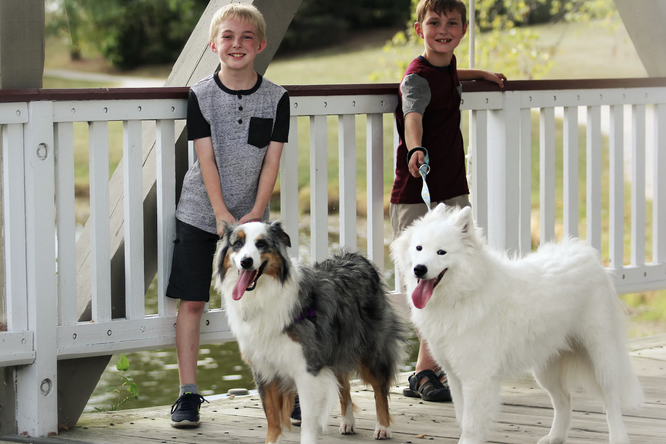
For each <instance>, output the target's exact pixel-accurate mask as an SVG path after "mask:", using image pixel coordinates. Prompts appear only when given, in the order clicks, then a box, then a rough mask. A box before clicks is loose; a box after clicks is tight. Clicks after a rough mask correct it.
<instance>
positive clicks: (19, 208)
mask: <svg viewBox="0 0 666 444" xmlns="http://www.w3.org/2000/svg"><path fill="white" fill-rule="evenodd" d="M25 115H26V117H27V115H28V111H27V106H26V109H25ZM2 147H3V148H2V149H3V153H2V193H3V196H2V205H3V212H2V216H3V222H4V223H3V227H2V229H3V231H4V236H3V237H4V239H3V240H4V250H5V251H4V253H5V257H4V266H5V273H4V274H5V282H4V285H5V288H4V298H5V304H6V305H5V309H6V316H7V330H9V331H21V330H28V329H29V326H28V306H27V294H28V289H27V286H26V285H27V284H26V282H27V272H28V271H27V268H26V267H27V262H26V261H27V259H26V244H25V239H26V232H25V226H26V220H25V218H26V203H25V182H24V178H25V175H24V174H25V172H24V171H25V168H24V165H25V159H24V154H23V151H24V149H23V125H22V124H20V123H12V124H9V125H5V126H4V127H3V128H2Z"/></svg>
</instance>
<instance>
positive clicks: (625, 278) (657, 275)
mask: <svg viewBox="0 0 666 444" xmlns="http://www.w3.org/2000/svg"><path fill="white" fill-rule="evenodd" d="M664 276H666V264H648V265H641V266H639V267H635V266H633V265H629V266H627V267H624V268H621V269H616V270H614V273H613V278H614V280H615V288H616V290H617V292H618V294H628V293H639V292H643V291H655V290H663V289H664V288H665V287H666V277H664Z"/></svg>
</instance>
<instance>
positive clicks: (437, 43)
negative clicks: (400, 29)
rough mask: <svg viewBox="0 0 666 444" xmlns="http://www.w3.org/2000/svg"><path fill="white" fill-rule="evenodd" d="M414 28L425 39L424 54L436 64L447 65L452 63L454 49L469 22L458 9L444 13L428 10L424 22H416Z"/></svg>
mask: <svg viewBox="0 0 666 444" xmlns="http://www.w3.org/2000/svg"><path fill="white" fill-rule="evenodd" d="M414 29H415V30H416V33H417V35H418V36H419V37H421V38H422V39H423V41H424V45H425V51H424V53H423V56H424V57H425V58H426V59H427V60H428V61H429V62H430V63H431V64H433V65H435V66H446V65H448V64H449V63H451V58H452V57H453V50H454V49H456V48H457V47H458V45H459V44H460V40H462V38H463V37H464V36H465V33H466V32H467V23H463V20H462V17H461V16H460V12H458V11H449V12H443V13H442V14H438V13H436V12H434V11H428V12H426V14H425V16H424V18H423V22H422V23H419V22H416V23H415V24H414Z"/></svg>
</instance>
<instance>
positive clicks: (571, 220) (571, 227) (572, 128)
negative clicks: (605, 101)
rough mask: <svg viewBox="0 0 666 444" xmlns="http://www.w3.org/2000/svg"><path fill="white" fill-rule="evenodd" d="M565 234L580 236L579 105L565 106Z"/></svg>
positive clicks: (563, 129)
mask: <svg viewBox="0 0 666 444" xmlns="http://www.w3.org/2000/svg"><path fill="white" fill-rule="evenodd" d="M562 131H563V144H564V146H563V176H564V177H563V193H564V196H563V201H564V209H563V219H564V235H565V236H573V237H578V175H579V166H578V145H579V143H578V107H577V106H567V107H566V108H564V122H563V128H562Z"/></svg>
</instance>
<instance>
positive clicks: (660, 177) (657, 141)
mask: <svg viewBox="0 0 666 444" xmlns="http://www.w3.org/2000/svg"><path fill="white" fill-rule="evenodd" d="M653 161H654V164H653V170H652V171H653V172H654V174H653V180H654V183H653V184H652V190H653V195H652V199H653V201H652V203H653V206H652V230H653V231H654V232H653V236H652V243H653V247H652V262H654V263H656V264H662V263H664V262H666V103H660V104H657V105H655V107H654V156H653Z"/></svg>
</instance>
